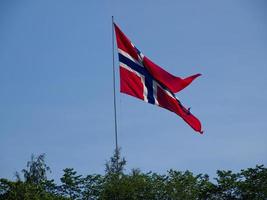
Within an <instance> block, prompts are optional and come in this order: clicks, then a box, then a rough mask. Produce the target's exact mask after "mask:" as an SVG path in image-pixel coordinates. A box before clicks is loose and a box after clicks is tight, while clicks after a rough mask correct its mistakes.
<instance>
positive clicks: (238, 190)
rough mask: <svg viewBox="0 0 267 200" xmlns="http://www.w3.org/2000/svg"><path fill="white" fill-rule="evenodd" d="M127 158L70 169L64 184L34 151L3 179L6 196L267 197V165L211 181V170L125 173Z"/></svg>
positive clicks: (0, 188) (23, 199) (77, 199)
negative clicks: (97, 170) (94, 168)
mask: <svg viewBox="0 0 267 200" xmlns="http://www.w3.org/2000/svg"><path fill="white" fill-rule="evenodd" d="M125 165H126V161H125V159H124V158H121V156H120V151H115V152H114V155H113V156H112V157H111V159H110V161H109V162H107V163H106V173H105V174H104V175H100V174H92V175H87V176H82V175H78V174H77V172H76V171H75V170H74V169H73V168H66V169H64V170H63V171H64V174H63V176H62V177H61V179H60V180H61V184H60V185H57V184H55V182H54V180H49V179H48V178H47V173H48V172H51V171H50V168H49V167H48V166H47V165H46V163H45V155H44V154H42V155H39V156H37V157H34V156H32V157H31V160H30V161H29V162H28V163H27V167H26V169H23V170H22V171H21V174H19V173H16V181H10V180H7V179H0V200H4V199H5V200H6V199H7V200H70V199H71V200H89V199H90V200H97V199H103V200H105V199H108V200H113V199H114V200H121V199H122V200H131V199H132V200H139V199H142V200H148V199H149V200H153V199H155V200H172V199H177V200H179V199H181V200H190V199H192V200H197V199H203V200H204V199H205V200H223V199H225V200H235V199H247V200H253V199H255V200H261V199H262V200H266V199H267V169H266V168H265V167H264V166H263V165H257V166H256V167H255V168H248V169H245V170H241V171H240V172H238V173H233V172H232V171H223V170H222V171H221V170H218V171H217V178H215V181H213V182H211V181H210V180H209V176H208V175H206V174H204V175H203V174H198V175H194V174H193V173H192V172H190V171H185V172H181V171H176V170H170V171H168V172H167V174H166V175H160V174H157V173H152V172H149V173H143V172H141V171H140V170H138V169H134V170H132V171H131V173H129V174H125V173H124V167H125Z"/></svg>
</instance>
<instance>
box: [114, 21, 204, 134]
mask: <svg viewBox="0 0 267 200" xmlns="http://www.w3.org/2000/svg"><path fill="white" fill-rule="evenodd" d="M114 26H115V33H116V39H117V46H118V53H119V62H120V86H121V92H122V93H126V94H128V95H131V96H134V97H136V98H139V99H141V100H143V101H145V102H148V103H151V104H155V105H158V106H160V107H162V108H165V109H167V110H170V111H172V112H174V113H176V114H177V115H179V116H180V117H181V118H182V119H183V120H184V121H185V122H186V123H187V124H189V125H190V126H191V127H192V128H193V129H194V130H195V131H197V132H200V133H203V132H202V130H201V123H200V121H199V120H198V119H197V118H196V117H195V116H194V115H193V114H191V112H190V111H189V109H186V108H185V107H184V106H183V105H182V104H181V102H180V101H179V100H178V99H177V97H176V96H175V95H174V93H176V92H179V91H181V90H182V89H184V88H185V87H186V86H188V85H189V84H190V83H191V82H192V81H193V80H194V79H195V78H197V77H198V76H200V74H195V75H193V76H189V77H187V78H185V79H183V78H180V77H177V76H174V75H172V74H170V73H169V72H167V71H165V70H164V69H162V68H161V67H159V66H158V65H156V64H155V63H153V62H152V61H151V60H150V59H148V58H147V57H146V56H144V55H143V54H142V53H141V52H140V51H139V50H138V49H137V48H136V47H135V46H134V45H133V44H132V43H131V41H130V40H129V39H128V38H127V37H126V35H125V34H124V33H123V32H122V31H121V30H120V29H119V27H118V26H117V25H116V24H114Z"/></svg>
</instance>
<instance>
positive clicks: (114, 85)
mask: <svg viewBox="0 0 267 200" xmlns="http://www.w3.org/2000/svg"><path fill="white" fill-rule="evenodd" d="M112 64H113V105H114V123H115V144H116V153H117V152H118V128H117V106H116V84H115V78H116V77H115V61H114V17H113V16H112Z"/></svg>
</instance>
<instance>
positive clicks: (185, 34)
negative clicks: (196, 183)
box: [0, 0, 267, 180]
mask: <svg viewBox="0 0 267 200" xmlns="http://www.w3.org/2000/svg"><path fill="white" fill-rule="evenodd" d="M112 15H114V17H115V21H116V23H117V24H118V25H119V26H120V27H121V29H122V30H123V31H124V33H125V34H127V36H128V37H129V38H130V39H131V40H132V41H133V43H135V45H136V46H137V47H138V48H139V49H140V50H141V51H142V52H143V53H144V54H145V55H147V56H148V57H150V58H151V59H152V60H153V61H154V62H156V63H157V64H159V65H160V66H162V67H164V68H165V69H166V70H168V71H169V72H171V73H172V74H175V75H177V76H182V77H186V76H189V75H192V74H195V73H202V74H203V76H201V77H200V78H198V79H197V80H196V81H194V82H193V83H192V84H191V85H190V86H189V87H188V88H186V89H185V90H183V91H182V92H180V93H178V94H177V97H178V98H180V99H181V101H182V102H183V103H184V105H185V106H188V107H192V108H191V111H192V113H194V114H195V115H196V116H197V117H198V118H199V119H200V120H201V122H202V124H203V129H204V131H205V133H204V135H200V134H198V133H196V132H194V131H193V130H192V129H191V128H190V127H189V126H188V125H187V124H186V123H184V122H183V120H181V119H180V118H179V117H178V116H177V115H175V114H173V113H171V112H169V111H167V110H164V109H161V108H159V107H156V106H153V105H150V104H146V103H144V102H142V101H140V100H138V99H135V98H132V97H130V96H126V95H124V94H120V93H119V92H118V89H119V83H118V58H117V54H116V57H115V60H116V75H117V80H116V81H117V83H116V85H117V87H116V88H117V106H118V129H119V133H118V134H119V145H120V146H121V147H122V154H123V156H125V157H126V160H127V161H128V164H127V170H130V169H132V168H140V169H141V170H143V171H145V172H147V171H150V170H152V171H155V172H159V173H165V172H166V171H167V170H168V169H171V168H173V169H177V170H186V169H188V170H191V171H193V172H194V173H208V174H209V175H211V176H214V174H215V172H216V170H217V169H230V170H234V171H239V170H240V169H242V168H248V167H255V165H256V164H265V165H267V117H266V112H267V106H266V103H267V89H266V86H267V3H266V1H265V0H250V1H248V0H236V1H232V0H224V1H217V0H203V1H192V0H184V1H176V0H170V1H163V0H158V1H152V0H147V1H142V0H135V1H123V0H120V1H119V0H114V1H108V0H107V1H102V0H91V1H89V0H79V1H74V0H61V1H60V0H58V1H54V0H47V1H39V0H32V1H27V0H25V1H19V0H13V1H9V0H2V1H0V177H1V178H14V172H15V171H20V170H21V169H22V168H24V167H25V166H26V162H27V161H28V160H29V158H30V155H31V154H32V153H34V154H40V153H46V156H47V163H48V165H49V166H50V167H51V169H52V175H51V176H52V178H55V179H56V180H58V178H59V177H60V176H61V175H62V170H63V169H64V168H66V167H73V168H74V169H75V170H77V171H78V173H80V174H83V175H86V174H89V173H104V163H105V161H106V160H108V159H109V157H110V156H111V155H112V153H113V150H114V123H113V122H114V121H113V96H112V95H113V94H112V42H111V16H112Z"/></svg>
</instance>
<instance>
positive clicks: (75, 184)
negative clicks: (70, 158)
mask: <svg viewBox="0 0 267 200" xmlns="http://www.w3.org/2000/svg"><path fill="white" fill-rule="evenodd" d="M63 171H64V174H63V177H62V178H61V179H60V180H61V182H62V185H61V186H60V193H61V194H62V195H63V196H65V197H69V198H70V199H78V198H79V197H80V196H81V185H82V181H83V180H82V179H81V177H82V176H81V175H76V174H77V172H76V171H74V169H73V168H66V169H64V170H63Z"/></svg>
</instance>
